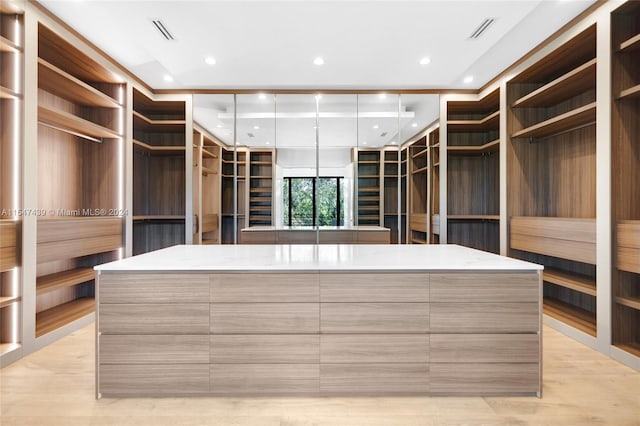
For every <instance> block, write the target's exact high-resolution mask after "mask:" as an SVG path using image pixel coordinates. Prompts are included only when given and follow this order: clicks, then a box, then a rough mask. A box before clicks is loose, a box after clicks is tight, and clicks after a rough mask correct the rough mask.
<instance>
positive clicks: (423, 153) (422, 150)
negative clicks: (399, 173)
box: [392, 147, 427, 163]
mask: <svg viewBox="0 0 640 426" xmlns="http://www.w3.org/2000/svg"><path fill="white" fill-rule="evenodd" d="M425 155H427V148H426V147H424V148H423V149H421V150H420V151H418V152H416V153H415V154H411V158H420V157H424V156H425ZM392 163H397V161H392Z"/></svg>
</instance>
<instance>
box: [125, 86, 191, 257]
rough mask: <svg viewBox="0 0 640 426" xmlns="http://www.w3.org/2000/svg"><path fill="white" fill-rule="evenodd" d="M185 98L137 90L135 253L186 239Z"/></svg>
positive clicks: (134, 199) (134, 117) (135, 125)
mask: <svg viewBox="0 0 640 426" xmlns="http://www.w3.org/2000/svg"><path fill="white" fill-rule="evenodd" d="M185 114H186V113H185V102H182V101H164V100H154V99H151V98H149V97H148V96H146V95H145V94H144V93H142V92H141V91H139V90H137V89H135V88H134V90H133V221H134V222H133V250H132V251H133V254H134V255H136V254H141V253H146V252H149V251H153V250H158V249H161V248H164V247H169V246H172V245H175V244H184V242H185V237H186V236H185V212H186V204H185V202H186V201H185V200H186V196H185V195H186V194H185V178H186V173H185V171H186V166H185V153H186V127H185Z"/></svg>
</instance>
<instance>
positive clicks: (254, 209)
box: [249, 206, 271, 212]
mask: <svg viewBox="0 0 640 426" xmlns="http://www.w3.org/2000/svg"><path fill="white" fill-rule="evenodd" d="M249 210H250V211H252V212H270V211H271V206H250V207H249Z"/></svg>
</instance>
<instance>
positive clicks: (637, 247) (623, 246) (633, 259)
mask: <svg viewBox="0 0 640 426" xmlns="http://www.w3.org/2000/svg"><path fill="white" fill-rule="evenodd" d="M616 229H617V235H616V237H617V240H618V244H617V250H616V258H617V264H616V266H617V268H618V269H622V270H623V271H627V272H633V273H636V274H640V220H626V221H621V222H618V224H617V226H616Z"/></svg>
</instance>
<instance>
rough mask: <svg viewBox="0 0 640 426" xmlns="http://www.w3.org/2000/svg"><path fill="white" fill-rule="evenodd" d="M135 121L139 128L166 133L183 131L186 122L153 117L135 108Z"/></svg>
mask: <svg viewBox="0 0 640 426" xmlns="http://www.w3.org/2000/svg"><path fill="white" fill-rule="evenodd" d="M133 121H134V125H135V126H136V128H137V129H138V130H142V131H154V132H156V131H157V132H166V133H183V132H184V126H185V123H186V121H185V120H165V119H151V118H148V117H147V116H145V115H143V114H141V113H139V112H138V111H135V110H134V111H133Z"/></svg>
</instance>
